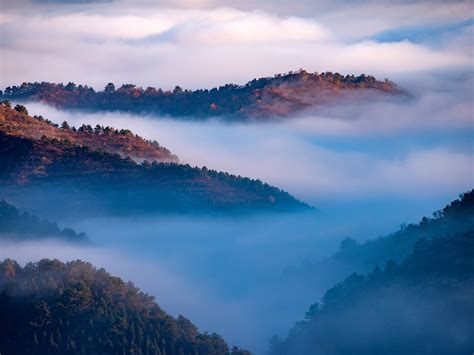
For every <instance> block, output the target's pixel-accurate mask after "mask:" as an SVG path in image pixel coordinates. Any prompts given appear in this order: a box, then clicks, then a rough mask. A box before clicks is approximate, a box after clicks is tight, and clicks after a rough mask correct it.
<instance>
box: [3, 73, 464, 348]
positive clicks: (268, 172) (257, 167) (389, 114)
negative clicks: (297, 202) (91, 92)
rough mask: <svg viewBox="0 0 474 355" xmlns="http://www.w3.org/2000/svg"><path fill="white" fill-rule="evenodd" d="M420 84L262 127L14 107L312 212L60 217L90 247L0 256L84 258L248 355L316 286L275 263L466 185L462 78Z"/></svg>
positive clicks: (410, 217)
mask: <svg viewBox="0 0 474 355" xmlns="http://www.w3.org/2000/svg"><path fill="white" fill-rule="evenodd" d="M428 82H429V81H428ZM429 83H430V84H429V85H430V87H429V89H428V88H423V87H421V88H420V87H418V88H415V87H413V88H412V92H414V93H415V98H413V99H411V100H408V101H403V102H400V101H392V102H372V103H366V104H364V105H360V104H359V105H344V107H343V108H332V109H327V110H325V111H324V112H319V113H318V114H316V113H311V112H307V113H304V114H302V115H301V116H300V117H298V118H295V119H292V120H289V121H286V122H281V123H274V124H257V123H253V124H228V123H223V122H219V121H212V122H198V121H177V120H171V119H166V118H157V117H151V116H136V115H128V114H118V113H103V114H100V113H98V114H85V113H71V112H64V111H59V110H55V109H52V108H50V107H47V106H44V105H41V104H33V103H27V108H28V110H29V111H30V113H31V114H42V115H43V116H45V117H46V118H49V119H51V120H52V121H54V122H57V123H61V122H62V121H64V120H67V121H68V122H69V124H71V125H75V126H76V127H78V126H80V125H81V124H82V123H86V124H91V125H96V124H101V125H112V126H114V127H116V128H130V129H132V130H133V131H134V132H135V133H138V134H139V135H141V136H143V137H145V138H148V139H156V140H157V141H158V142H159V143H160V144H161V145H164V146H166V147H167V148H169V149H170V150H171V151H172V152H173V153H175V154H177V155H178V157H179V158H180V160H181V161H182V162H183V163H189V164H191V165H198V166H203V165H205V166H207V167H208V168H213V169H216V170H224V171H228V172H231V173H234V174H240V175H245V176H249V177H253V178H259V179H261V180H263V181H266V182H268V183H271V184H273V185H276V186H278V187H281V188H284V189H285V190H287V191H289V192H290V193H292V194H293V195H295V196H297V197H298V198H300V199H302V200H304V201H306V202H308V203H311V204H312V205H314V206H316V207H317V208H318V211H317V212H314V213H306V214H303V215H277V216H269V215H266V216H254V217H245V218H244V217H239V218H238V219H235V218H217V217H208V218H197V217H190V216H187V217H179V216H174V217H170V216H167V217H160V216H156V217H155V218H146V219H145V218H137V219H116V218H102V219H94V220H83V221H71V220H69V221H60V222H61V225H64V226H72V227H74V228H76V229H77V230H78V231H84V232H86V233H87V234H88V235H89V236H90V238H91V239H92V241H93V242H95V243H96V246H94V247H81V248H78V247H75V246H66V245H57V244H54V243H46V244H45V243H41V244H40V243H22V244H20V245H19V246H18V245H12V244H8V245H2V247H1V248H0V258H5V257H10V258H16V259H18V260H19V261H22V262H26V261H31V260H33V261H37V260H38V259H40V258H43V257H57V258H59V259H62V260H67V259H73V258H81V259H84V260H88V261H91V262H92V263H94V264H95V265H97V266H104V267H106V268H107V270H109V271H110V272H111V273H113V274H116V275H118V276H121V277H123V278H125V279H127V280H132V281H133V282H134V283H135V284H136V285H137V286H139V287H141V288H142V289H143V290H144V291H146V292H149V293H151V294H153V295H155V296H156V297H157V301H158V303H159V304H160V305H161V306H162V307H163V308H164V309H165V310H167V311H168V312H170V313H172V314H173V315H177V314H178V313H182V314H184V315H186V316H187V317H189V318H190V319H191V320H192V321H193V322H195V323H196V324H197V325H198V326H200V328H201V330H208V331H216V332H218V333H220V334H222V335H223V336H224V337H225V338H226V340H228V341H229V342H230V343H231V344H238V345H239V346H242V347H247V348H249V349H251V350H253V351H255V352H256V353H257V354H260V353H262V352H264V350H265V349H266V348H267V342H268V339H269V337H270V336H271V335H273V334H276V333H278V334H281V335H282V334H285V333H286V331H287V330H288V329H289V328H290V326H291V325H292V324H293V322H294V321H296V320H298V319H301V318H302V317H303V316H304V312H305V310H307V308H308V306H309V305H310V304H311V303H313V302H314V301H316V300H318V299H319V297H320V296H321V293H322V292H323V291H324V289H323V288H322V289H321V290H320V291H319V292H315V291H313V292H312V293H308V292H307V291H305V290H306V289H305V288H302V289H299V288H297V287H296V286H295V285H294V284H291V283H289V282H288V281H287V280H286V279H285V278H284V277H283V275H282V271H283V270H284V269H285V268H286V267H288V266H290V265H295V264H300V263H302V262H304V260H305V259H310V260H316V259H318V258H322V257H325V256H327V255H330V254H331V253H332V252H334V251H335V250H336V249H337V247H338V244H339V242H340V241H341V240H342V239H343V238H344V237H346V236H351V237H354V238H356V239H359V240H365V239H368V238H374V237H377V236H379V235H382V234H386V233H389V232H392V231H395V230H397V229H398V227H399V225H400V224H401V223H404V222H417V221H419V219H420V218H421V217H422V216H423V215H430V214H431V213H432V212H433V211H434V210H436V209H439V208H441V207H443V206H444V205H445V204H446V203H447V202H449V201H451V200H453V199H454V198H456V197H457V195H458V194H459V193H461V192H464V191H467V190H468V189H470V188H472V185H473V161H472V157H473V155H472V154H473V146H472V142H473V140H472V138H473V137H472V135H473V127H472V121H471V120H472V105H471V103H470V102H469V95H468V94H466V90H469V87H471V83H472V81H471V79H470V77H468V78H467V79H462V80H461V79H459V78H457V79H452V78H451V81H448V84H443V85H449V87H448V88H446V87H442V86H441V85H439V86H437V85H433V83H432V82H429ZM19 207H21V206H19ZM328 272H330V271H328ZM317 289H318V287H313V290H317Z"/></svg>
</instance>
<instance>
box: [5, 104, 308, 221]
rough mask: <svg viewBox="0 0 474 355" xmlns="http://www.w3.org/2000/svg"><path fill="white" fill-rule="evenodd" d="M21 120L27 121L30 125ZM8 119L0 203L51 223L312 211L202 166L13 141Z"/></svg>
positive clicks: (45, 140) (61, 143)
mask: <svg viewBox="0 0 474 355" xmlns="http://www.w3.org/2000/svg"><path fill="white" fill-rule="evenodd" d="M3 110H12V109H11V108H8V107H5V106H4V107H3ZM19 114H20V115H21V119H24V122H32V120H34V119H32V118H31V117H29V116H28V115H27V114H26V113H24V112H20V113H19ZM5 117H6V118H7V119H6V124H4V125H3V126H0V153H1V156H2V159H0V196H4V197H6V198H8V199H9V201H12V202H13V203H16V204H21V205H22V206H26V207H27V208H28V209H29V210H31V211H35V212H36V211H39V210H41V211H49V212H51V214H48V215H47V216H48V217H54V218H58V217H60V216H64V214H67V215H71V214H86V215H95V214H97V213H105V214H109V213H114V214H146V213H155V212H160V213H188V212H189V213H191V212H193V213H196V212H198V213H203V212H217V213H221V212H223V213H227V212H250V211H262V212H271V211H294V210H301V209H307V208H309V207H308V206H307V205H306V204H304V203H302V202H300V201H298V200H296V199H295V198H294V197H292V196H291V195H289V194H288V193H287V192H285V191H282V190H280V189H278V188H275V187H272V186H270V185H268V184H265V183H262V182H261V181H259V180H252V179H249V178H244V177H241V176H235V175H230V174H228V173H223V172H217V171H214V170H210V169H207V168H206V167H203V168H197V167H194V168H193V167H191V166H189V165H181V164H175V163H157V162H156V161H153V162H152V163H150V162H148V161H144V162H142V163H137V162H136V161H134V160H132V159H131V158H130V157H128V156H127V157H125V158H124V157H121V156H120V155H118V154H113V153H110V152H106V151H103V150H97V149H96V148H95V147H94V146H88V145H85V144H79V143H78V142H75V141H74V140H69V139H67V138H65V139H63V138H61V137H54V138H51V137H47V136H46V135H43V136H41V138H40V139H35V138H34V137H32V136H31V135H21V134H11V130H10V129H5V126H8V125H9V124H12V122H13V121H10V120H9V119H8V117H9V116H8V115H6V116H5ZM21 119H19V120H21ZM26 127H27V129H28V128H31V129H35V128H34V126H32V127H30V126H28V125H27V126H26ZM94 134H95V133H94Z"/></svg>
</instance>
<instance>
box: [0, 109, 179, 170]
mask: <svg viewBox="0 0 474 355" xmlns="http://www.w3.org/2000/svg"><path fill="white" fill-rule="evenodd" d="M0 131H2V132H3V133H5V134H8V135H10V136H14V137H21V138H27V139H31V140H38V139H41V138H42V137H46V138H47V139H56V140H61V141H68V142H70V143H71V144H74V145H77V146H88V147H90V148H91V149H94V150H102V151H104V152H109V153H117V154H119V155H120V156H122V157H131V158H133V159H136V160H139V161H142V160H149V161H153V160H156V161H159V162H175V163H176V162H178V158H177V157H176V156H175V155H173V154H171V152H170V151H169V150H168V149H166V148H164V147H162V146H160V145H159V144H158V143H157V142H156V141H155V142H151V141H147V140H145V139H143V138H141V137H139V136H137V135H135V134H133V133H132V132H131V131H130V130H128V129H121V130H118V129H114V128H113V127H109V126H107V127H103V126H99V125H97V126H95V127H94V128H93V127H91V126H88V125H82V126H81V127H78V128H77V129H76V128H75V127H70V126H69V124H68V123H67V122H63V124H62V125H61V128H59V127H58V125H57V124H54V123H52V122H51V121H49V120H47V119H45V118H43V117H42V116H34V117H31V116H29V115H28V111H27V109H26V108H25V107H24V106H22V105H17V106H16V107H15V109H14V110H12V109H11V108H10V107H8V104H7V105H5V104H3V105H0Z"/></svg>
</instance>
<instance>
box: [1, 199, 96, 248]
mask: <svg viewBox="0 0 474 355" xmlns="http://www.w3.org/2000/svg"><path fill="white" fill-rule="evenodd" d="M38 238H55V239H60V240H63V241H68V242H84V241H86V240H87V237H86V235H85V234H84V233H79V234H78V233H76V231H74V230H73V229H71V228H64V229H61V228H59V227H58V225H57V224H56V223H54V222H50V221H48V220H46V219H39V218H38V217H36V216H34V215H30V214H28V213H26V212H20V211H19V210H18V209H17V208H16V207H15V206H12V205H10V204H9V203H7V202H6V201H5V200H1V201H0V240H14V241H19V240H27V239H38Z"/></svg>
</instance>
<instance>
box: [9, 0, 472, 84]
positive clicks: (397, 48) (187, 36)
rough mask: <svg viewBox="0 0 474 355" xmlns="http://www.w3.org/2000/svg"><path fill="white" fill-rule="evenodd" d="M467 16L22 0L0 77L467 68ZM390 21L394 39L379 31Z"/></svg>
mask: <svg viewBox="0 0 474 355" xmlns="http://www.w3.org/2000/svg"><path fill="white" fill-rule="evenodd" d="M369 5H370V6H369ZM236 6H237V7H236ZM295 9H296V10H295ZM297 9H305V11H303V10H301V12H300V11H297ZM469 13H470V11H469V4H468V3H464V2H453V3H450V4H442V3H424V2H419V3H406V2H397V3H392V2H390V3H385V4H380V3H378V4H373V3H368V2H357V3H356V2H349V3H348V4H343V3H342V2H339V3H338V2H336V3H334V4H330V3H329V2H326V1H323V2H319V3H317V4H316V5H314V2H310V1H303V2H301V4H299V5H296V6H292V5H291V6H290V4H289V2H280V3H279V4H278V5H274V4H273V2H265V1H264V2H258V3H256V2H254V1H243V2H239V4H237V5H235V4H232V3H230V2H229V3H227V2H218V3H217V2H214V1H179V2H169V1H159V2H147V1H143V2H130V1H127V0H123V1H112V2H103V1H85V2H84V1H80V2H77V1H76V2H73V1H68V2H67V4H65V3H64V2H61V3H59V2H51V1H34V2H32V3H31V2H21V1H20V2H18V3H14V4H7V5H4V11H3V13H2V15H1V16H0V26H1V31H2V39H1V41H0V48H1V49H2V63H1V72H2V79H1V81H0V84H1V86H3V87H4V86H6V85H11V84H16V83H18V82H21V81H42V80H44V81H55V82H58V81H59V82H67V81H75V82H77V83H87V84H91V85H93V86H94V87H95V88H97V89H100V88H102V87H103V86H104V85H105V84H106V83H107V82H109V81H114V82H115V83H116V84H122V83H136V84H138V85H142V86H144V87H145V86H148V85H150V86H160V87H163V88H168V89H169V88H173V87H174V86H175V85H181V86H182V87H184V88H198V87H211V86H216V85H221V84H224V83H227V82H235V83H238V84H243V83H245V82H246V81H247V80H249V79H250V78H252V77H258V76H267V75H273V74H274V73H278V72H286V71H288V70H292V69H293V70H296V69H299V68H300V67H301V68H305V69H307V70H309V71H324V70H331V71H338V72H341V73H355V74H358V73H361V72H366V73H371V74H375V75H377V76H379V77H381V78H383V77H390V78H397V77H399V76H400V75H403V74H406V73H412V72H415V71H430V70H438V71H439V70H452V69H456V70H459V69H462V70H471V69H472V61H471V57H470V55H469V51H470V48H469V43H470V41H469V36H471V37H472V24H471V23H470V22H469V21H468V22H466V20H469ZM440 24H449V25H453V24H460V25H459V26H460V28H459V29H458V30H457V31H455V32H454V33H453V32H452V31H450V30H449V27H441V30H440ZM413 25H417V26H421V27H422V28H426V29H430V28H432V27H436V28H437V29H438V31H441V33H439V39H438V40H437V41H435V42H436V43H433V39H430V40H429V41H426V42H423V41H420V40H416V41H415V40H410V38H409V36H405V35H404V28H406V27H407V26H413ZM443 28H445V31H443ZM397 29H399V31H398V32H397V36H396V37H395V36H392V37H387V36H385V37H381V38H382V39H380V38H378V37H377V35H379V34H380V33H383V32H384V31H389V30H390V31H394V30H397ZM444 32H446V33H444ZM387 38H388V40H387ZM85 78H87V80H85Z"/></svg>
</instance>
